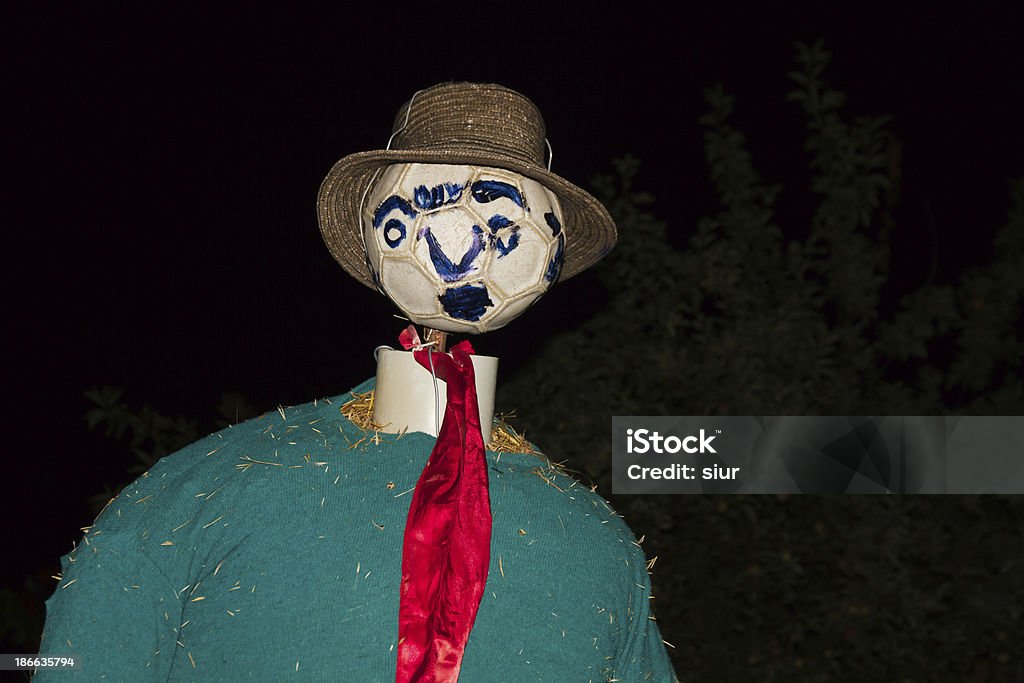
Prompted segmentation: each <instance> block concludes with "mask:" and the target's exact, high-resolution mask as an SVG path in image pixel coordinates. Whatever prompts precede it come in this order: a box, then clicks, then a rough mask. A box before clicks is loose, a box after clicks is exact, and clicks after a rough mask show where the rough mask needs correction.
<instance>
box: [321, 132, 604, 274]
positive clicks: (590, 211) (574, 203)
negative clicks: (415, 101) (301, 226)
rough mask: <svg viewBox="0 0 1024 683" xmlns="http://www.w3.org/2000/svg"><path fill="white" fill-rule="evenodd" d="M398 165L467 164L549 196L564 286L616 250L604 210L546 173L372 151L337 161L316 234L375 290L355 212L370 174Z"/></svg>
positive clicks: (484, 161) (440, 155)
mask: <svg viewBox="0 0 1024 683" xmlns="http://www.w3.org/2000/svg"><path fill="white" fill-rule="evenodd" d="M402 163H426V164H470V165H477V166H490V167H493V168H503V169H507V170H510V171H514V172H516V173H519V174H521V175H524V176H526V177H527V178H532V179H533V180H536V181H537V182H539V183H540V184H542V185H544V186H545V187H546V188H548V189H549V190H551V191H552V192H553V193H554V194H555V195H556V196H557V197H558V199H559V203H560V204H561V207H562V224H563V225H562V228H563V230H564V232H565V260H564V262H563V265H562V272H561V275H560V276H559V280H567V279H569V278H571V277H572V276H574V275H577V274H578V273H580V272H582V271H584V270H586V269H587V268H589V267H590V266H592V265H594V264H595V263H596V262H597V261H599V260H600V259H601V258H602V257H603V256H604V255H605V254H607V253H608V252H609V251H611V249H612V247H613V246H615V240H616V238H617V234H616V231H615V222H614V221H613V220H612V217H611V215H610V214H609V213H608V210H607V209H606V208H605V207H604V205H602V204H601V202H599V201H598V200H597V199H596V198H594V197H593V196H591V195H590V194H589V193H588V192H586V191H585V190H582V189H581V188H579V187H577V186H576V185H573V184H572V183H570V182H569V181H567V180H565V179H564V178H561V177H560V176H557V175H555V174H554V173H551V172H550V171H548V170H547V169H545V168H542V167H538V166H534V165H532V164H528V163H524V162H523V161H520V160H517V159H512V158H500V157H495V156H494V154H493V153H490V154H485V153H481V152H477V151H474V150H459V149H447V150H400V149H393V150H373V151H369V152H358V153H356V154H350V155H349V156H347V157H344V158H343V159H340V160H339V161H338V162H337V163H335V164H334V166H333V167H332V168H331V170H330V172H329V173H328V174H327V177H325V178H324V181H323V183H322V184H321V185H320V193H319V196H318V200H317V215H318V217H319V220H320V232H321V233H322V234H323V238H324V242H325V243H326V244H327V248H328V250H329V251H330V252H331V255H332V256H333V257H334V259H335V260H336V261H337V262H338V263H339V264H341V267H342V268H344V269H345V271H346V272H347V273H348V274H349V275H351V276H352V277H354V278H355V279H356V280H358V281H359V282H362V283H363V284H364V285H366V286H367V287H370V288H371V289H376V288H377V287H376V285H374V283H373V279H372V278H371V276H370V273H369V270H368V269H367V266H366V255H365V253H364V247H363V236H362V235H361V234H360V227H359V226H360V223H359V211H360V208H361V207H360V204H361V203H362V201H363V197H364V193H365V192H366V190H367V188H368V187H369V184H370V183H371V182H372V180H373V177H374V174H375V173H376V172H377V171H378V170H379V169H381V168H383V167H385V166H390V165H392V164H402Z"/></svg>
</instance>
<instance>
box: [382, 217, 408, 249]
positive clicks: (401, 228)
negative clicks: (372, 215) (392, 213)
mask: <svg viewBox="0 0 1024 683" xmlns="http://www.w3.org/2000/svg"><path fill="white" fill-rule="evenodd" d="M404 239H405V223H403V222H402V221H400V220H398V219H397V218H392V219H391V220H389V221H388V222H387V223H385V224H384V241H385V242H387V243H388V246H389V247H391V248H392V249H394V248H395V247H397V246H398V245H399V244H401V243H402V240H404Z"/></svg>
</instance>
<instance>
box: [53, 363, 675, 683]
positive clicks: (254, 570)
mask: <svg viewBox="0 0 1024 683" xmlns="http://www.w3.org/2000/svg"><path fill="white" fill-rule="evenodd" d="M372 388H373V384H372V382H367V383H364V384H363V385H361V386H360V387H357V388H356V389H355V391H359V392H362V391H368V390H370V389H372ZM346 398H347V397H346V396H341V397H335V398H332V399H325V400H321V401H315V402H313V403H308V404H306V405H302V406H298V407H295V408H288V409H284V410H282V411H279V412H273V413H268V414H266V415H264V416H263V417H261V418H259V419H256V420H250V421H249V422H246V423H244V424H240V425H235V426H233V427H229V428H228V429H225V430H223V431H221V432H218V433H216V434H213V435H211V436H209V437H207V438H205V439H203V440H201V441H198V442H197V443H195V444H192V445H191V446H189V447H187V448H185V449H183V450H181V451H179V452H177V453H175V454H173V455H170V456H168V457H166V458H164V459H162V460H161V461H160V462H158V463H157V464H156V465H155V466H154V467H153V468H152V469H151V470H150V471H149V472H147V473H146V474H144V475H142V476H141V477H140V478H139V479H137V480H136V481H135V482H133V483H132V484H130V485H129V486H127V487H126V488H125V489H124V491H122V492H121V494H120V495H119V496H118V497H117V498H116V499H115V500H114V501H113V502H112V503H110V505H109V506H108V507H107V508H106V509H105V510H104V511H103V513H102V514H101V515H100V516H99V518H98V519H97V520H96V522H95V524H94V526H93V527H92V528H91V529H89V530H88V531H87V532H86V533H85V536H84V537H83V539H82V541H81V542H80V543H79V544H78V545H77V547H76V549H75V550H73V551H72V552H70V553H68V554H67V555H65V556H64V557H63V558H62V565H63V576H62V579H61V581H60V583H59V584H58V585H57V588H56V590H55V592H54V594H53V596H52V597H51V598H50V599H49V600H48V601H47V603H46V609H47V617H46V628H45V631H44V635H43V641H42V647H41V652H43V653H45V654H60V653H74V654H77V655H79V656H80V659H81V662H82V668H81V669H80V670H79V671H78V672H76V673H72V672H68V671H59V672H58V671H51V672H40V673H39V675H38V676H37V677H36V679H35V680H36V681H39V682H40V683H46V682H48V681H51V680H53V681H56V680H59V681H63V680H67V679H69V678H84V679H87V680H110V681H146V680H161V681H162V680H197V681H214V680H216V681H222V680H256V681H282V680H295V681H309V680H331V681H355V682H361V681H370V682H372V681H393V680H394V677H395V656H396V648H397V642H396V641H397V633H398V600H399V582H400V579H401V559H402V532H403V529H404V526H405V519H406V514H407V512H408V509H409V501H410V499H411V498H412V496H411V493H410V491H411V489H412V488H413V487H414V486H415V484H416V481H417V479H418V477H419V475H420V472H421V471H422V469H423V466H424V464H425V462H426V460H427V457H428V456H429V454H430V451H431V449H432V448H433V445H434V438H433V437H431V436H429V435H427V434H423V433H411V434H406V435H404V436H403V437H401V438H396V437H395V436H394V435H382V436H381V441H380V443H375V442H374V441H372V440H370V439H366V438H365V437H366V436H367V435H366V434H365V433H364V432H363V431H362V430H360V429H359V428H358V427H356V426H355V425H353V424H352V423H351V422H349V421H348V420H347V419H346V418H345V417H344V416H343V415H341V413H340V412H339V407H340V405H341V403H342V402H343V401H344V400H346ZM369 436H370V437H372V434H370V435H369ZM361 439H363V441H362V442H361V443H358V445H356V446H355V447H354V448H353V447H352V445H353V444H357V442H359V441H360V440H361ZM487 458H488V465H489V475H490V495H491V509H492V514H493V537H492V547H491V567H490V575H489V576H488V580H487V588H486V591H485V593H484V598H483V600H482V602H481V605H480V610H479V613H478V615H477V618H476V623H475V626H474V628H473V631H472V634H471V635H470V639H469V644H468V646H467V648H466V654H465V659H464V661H463V666H462V673H461V676H460V681H463V682H469V683H473V682H475V681H500V682H509V681H556V682H559V683H562V682H575V681H593V682H595V683H597V682H598V681H609V680H617V681H658V682H660V681H668V682H671V681H672V680H674V676H673V673H672V669H671V666H670V664H669V661H668V658H667V656H666V653H665V649H664V646H663V645H662V641H661V637H660V635H659V633H658V628H657V625H656V624H655V622H654V621H653V620H652V619H651V618H650V609H649V605H650V584H649V581H648V575H647V571H646V565H645V562H644V556H643V553H642V551H641V550H640V548H639V546H638V545H637V544H636V543H635V542H634V541H635V539H634V537H633V535H632V533H631V532H630V530H629V529H628V527H627V526H626V525H625V524H624V523H623V521H622V520H621V519H620V518H619V517H618V516H617V515H616V514H615V513H614V512H613V511H612V510H611V509H610V508H609V506H608V505H607V503H606V502H605V501H604V500H603V499H602V498H601V497H600V496H598V495H597V494H595V493H593V492H592V491H590V489H588V488H587V487H585V486H582V485H580V484H579V483H577V482H576V481H575V480H573V479H571V478H569V477H567V476H565V475H564V474H561V473H559V472H557V471H555V470H553V469H552V468H550V467H548V466H547V465H546V463H545V461H544V460H543V459H541V458H538V457H536V456H530V455H521V454H508V453H504V454H500V455H499V454H496V453H490V452H488V454H487Z"/></svg>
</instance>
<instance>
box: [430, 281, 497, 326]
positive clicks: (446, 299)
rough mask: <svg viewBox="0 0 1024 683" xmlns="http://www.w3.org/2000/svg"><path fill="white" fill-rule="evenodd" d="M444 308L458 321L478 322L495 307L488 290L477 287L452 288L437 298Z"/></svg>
mask: <svg viewBox="0 0 1024 683" xmlns="http://www.w3.org/2000/svg"><path fill="white" fill-rule="evenodd" d="M437 299H438V301H440V302H441V305H442V306H443V307H444V312H445V313H447V314H448V315H450V316H451V317H453V318H455V319H456V320H468V321H470V322H476V321H478V320H480V317H481V316H483V314H484V313H486V312H487V309H488V308H489V307H491V306H493V305H494V302H493V301H491V297H490V296H489V295H488V293H487V288H486V287H484V286H477V285H462V286H461V287H451V288H449V289H448V290H446V291H445V293H444V294H442V295H441V296H439V297H437Z"/></svg>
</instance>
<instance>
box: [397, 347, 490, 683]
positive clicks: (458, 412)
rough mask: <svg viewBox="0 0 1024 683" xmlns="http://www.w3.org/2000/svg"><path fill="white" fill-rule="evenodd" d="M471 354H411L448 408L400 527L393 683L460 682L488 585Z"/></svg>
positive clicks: (486, 520)
mask: <svg viewBox="0 0 1024 683" xmlns="http://www.w3.org/2000/svg"><path fill="white" fill-rule="evenodd" d="M404 336H406V335H404V334H403V337H404ZM405 341H406V339H403V343H404V342H405ZM416 341H418V339H417V340H416ZM406 348H409V347H408V346H407V347H406ZM472 353H473V347H471V346H470V344H469V342H468V341H463V342H460V343H459V344H456V345H455V346H453V347H452V349H451V353H450V354H445V353H437V352H431V353H430V355H429V356H428V351H427V350H425V349H421V350H418V351H415V352H414V354H413V355H414V357H415V358H416V361H417V362H418V363H419V364H420V365H422V366H423V367H424V368H426V369H427V370H428V371H429V370H430V368H431V362H433V368H434V372H435V374H436V375H437V377H438V378H439V379H442V380H444V381H445V382H446V383H447V385H448V405H447V407H446V408H445V413H444V421H443V422H442V424H441V430H440V433H439V434H438V437H437V443H436V444H435V446H434V450H433V451H432V452H431V454H430V459H429V460H428V461H427V465H426V467H424V468H423V474H421V475H420V479H419V481H418V482H417V483H416V489H415V491H414V493H413V497H412V504H411V505H412V506H411V507H410V509H409V517H408V520H407V522H406V526H405V538H404V541H403V544H402V593H401V602H400V605H399V611H398V668H397V674H396V677H395V680H396V681H397V682H398V683H454V682H455V681H457V680H458V678H459V668H460V667H461V666H462V656H463V654H464V652H465V649H466V642H467V641H468V640H469V632H470V630H471V629H472V628H473V621H474V620H475V619H476V613H477V609H478V607H479V606H480V599H481V597H483V593H484V585H485V584H486V582H487V568H488V566H489V565H490V560H491V506H490V497H489V495H488V490H487V462H486V457H485V455H484V440H483V435H482V433H481V431H480V411H479V408H478V406H477V398H476V381H475V378H474V374H473V363H472V362H471V361H470V358H469V356H470V354H472Z"/></svg>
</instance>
